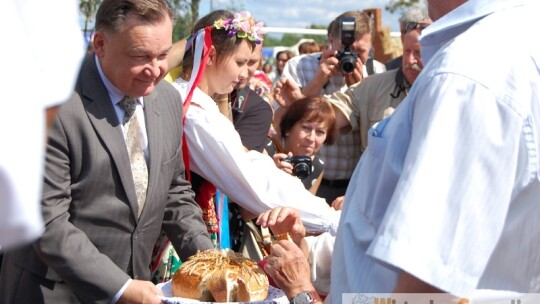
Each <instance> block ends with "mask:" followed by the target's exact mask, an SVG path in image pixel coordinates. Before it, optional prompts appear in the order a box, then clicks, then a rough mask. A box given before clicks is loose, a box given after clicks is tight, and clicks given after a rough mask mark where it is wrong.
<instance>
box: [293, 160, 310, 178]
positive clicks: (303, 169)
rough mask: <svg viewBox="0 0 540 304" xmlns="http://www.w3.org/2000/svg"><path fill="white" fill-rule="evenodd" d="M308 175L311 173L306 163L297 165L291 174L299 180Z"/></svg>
mask: <svg viewBox="0 0 540 304" xmlns="http://www.w3.org/2000/svg"><path fill="white" fill-rule="evenodd" d="M310 173H311V168H310V167H309V165H308V164H306V163H298V164H296V166H294V168H293V174H294V175H296V176H297V177H298V178H300V179H304V178H306V177H308V175H309V174H310Z"/></svg>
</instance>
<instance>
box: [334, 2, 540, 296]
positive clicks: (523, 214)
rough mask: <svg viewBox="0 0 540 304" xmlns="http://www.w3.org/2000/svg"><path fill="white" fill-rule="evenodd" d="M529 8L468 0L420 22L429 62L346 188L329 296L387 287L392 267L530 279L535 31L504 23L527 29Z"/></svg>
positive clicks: (472, 289) (448, 281)
mask: <svg viewBox="0 0 540 304" xmlns="http://www.w3.org/2000/svg"><path fill="white" fill-rule="evenodd" d="M538 11H539V6H538V4H537V2H536V1H535V0H493V1H482V0H469V1H468V2H465V4H463V5H462V6H461V7H459V8H457V9H455V10H454V11H452V12H451V13H449V14H447V15H446V16H444V17H443V18H441V19H440V20H438V21H437V22H435V23H433V24H432V25H430V26H429V27H428V28H427V29H426V30H424V33H423V34H424V37H423V38H422V40H421V43H422V52H423V58H424V62H426V63H427V65H426V66H425V68H424V70H423V71H422V73H421V74H420V76H419V77H418V79H417V80H416V82H415V84H414V86H413V88H412V90H411V92H410V94H409V96H408V97H407V98H406V99H405V101H403V103H402V104H401V105H400V106H399V107H398V108H397V109H396V111H395V112H394V114H393V115H392V116H391V117H389V118H387V119H385V120H383V121H381V122H380V123H379V124H377V125H375V126H374V128H373V129H371V130H370V136H369V145H368V148H367V150H366V152H365V153H364V154H363V156H362V159H361V161H360V163H359V165H358V166H357V168H356V170H355V172H354V174H353V180H352V181H351V184H350V185H352V186H350V187H349V189H348V191H347V194H346V201H345V203H344V209H343V216H342V219H341V222H340V226H339V231H338V235H337V238H336V242H335V248H334V253H333V259H332V277H331V278H332V288H331V297H332V299H331V300H332V302H333V303H340V302H341V296H342V294H343V293H347V292H349V293H350V292H362V293H372V292H382V293H388V292H392V290H393V289H394V287H395V283H396V280H397V277H398V275H399V271H398V269H403V270H405V271H407V272H409V273H411V274H412V275H414V276H416V277H418V278H419V279H421V280H423V281H425V282H427V283H428V284H431V285H433V286H435V287H437V288H439V289H442V290H445V291H448V292H451V293H453V294H456V295H459V296H466V297H471V295H472V298H473V299H474V295H475V294H483V295H486V294H494V293H498V292H504V291H510V292H522V293H525V292H539V291H540V253H539V252H540V251H539V250H538V244H540V221H538V219H539V218H540V208H539V205H538V204H539V202H540V177H539V172H540V170H539V167H540V163H539V153H538V152H539V150H540V72H539V71H540V41H539V40H538V39H534V38H533V36H530V37H528V38H525V37H524V36H521V35H516V31H517V29H516V27H514V26H511V24H516V25H519V29H522V30H523V31H531V33H532V31H534V29H538V28H540V19H539V18H538V16H537V13H538ZM479 41H482V42H481V44H480V43H479ZM501 41H504V45H505V46H506V47H508V48H510V49H511V51H510V50H509V51H508V52H507V54H506V55H505V56H501V52H500V51H499V50H500V47H501ZM486 290H489V292H485V291H486Z"/></svg>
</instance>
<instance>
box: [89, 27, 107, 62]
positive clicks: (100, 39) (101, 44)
mask: <svg viewBox="0 0 540 304" xmlns="http://www.w3.org/2000/svg"><path fill="white" fill-rule="evenodd" d="M106 41H107V37H106V36H105V33H103V32H96V33H95V34H94V39H93V41H92V43H93V46H94V52H95V53H96V55H97V56H98V57H99V58H102V57H103V56H105V44H106Z"/></svg>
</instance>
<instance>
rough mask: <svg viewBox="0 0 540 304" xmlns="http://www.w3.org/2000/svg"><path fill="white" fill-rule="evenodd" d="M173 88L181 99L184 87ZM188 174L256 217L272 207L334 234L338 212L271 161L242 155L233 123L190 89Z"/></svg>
mask: <svg viewBox="0 0 540 304" xmlns="http://www.w3.org/2000/svg"><path fill="white" fill-rule="evenodd" d="M173 85H174V86H175V87H176V88H177V89H178V91H179V92H180V95H181V96H182V98H183V99H184V100H185V98H186V96H187V90H188V84H187V83H186V82H184V81H183V80H181V79H179V80H177V81H176V82H175V83H173ZM184 132H185V134H186V138H187V142H188V149H189V156H190V166H191V170H193V171H194V172H196V173H197V174H199V175H201V176H202V177H204V178H205V179H207V180H208V181H210V182H211V183H212V184H214V185H215V186H216V187H217V188H219V189H221V190H222V191H223V192H224V193H226V194H227V195H228V196H229V197H230V198H231V199H232V200H233V201H234V202H236V203H237V204H239V205H240V206H241V207H243V208H245V209H247V210H248V211H250V212H252V213H254V214H259V213H262V212H264V211H267V210H270V209H272V208H275V207H281V206H287V207H294V208H296V209H298V210H299V211H300V214H301V218H302V221H303V223H304V225H305V226H306V228H307V229H308V231H312V232H324V231H330V232H332V233H335V231H336V230H337V224H338V222H339V216H340V214H341V212H340V211H336V210H334V209H333V208H330V207H329V206H328V204H327V203H326V202H325V200H324V199H322V198H319V197H316V196H314V195H312V194H311V193H310V192H309V191H307V190H306V189H305V188H304V186H303V184H302V182H301V181H300V180H299V179H298V178H297V177H295V176H292V175H290V174H287V173H285V172H284V171H282V170H279V169H278V168H277V167H276V165H275V164H274V161H273V160H272V158H270V157H269V156H268V155H264V154H262V153H259V152H257V151H249V152H245V150H244V146H243V145H242V141H241V140H240V135H239V134H238V132H237V131H236V130H235V129H234V125H233V124H232V123H231V122H230V121H229V120H228V119H227V118H226V117H225V116H223V115H222V114H221V113H220V112H219V109H218V107H217V105H216V103H215V102H214V100H213V99H212V98H210V97H209V96H208V95H206V94H205V93H204V92H202V91H201V90H199V89H198V88H196V89H195V91H194V94H193V98H192V103H191V106H190V107H189V109H188V112H187V114H186V122H185V125H184Z"/></svg>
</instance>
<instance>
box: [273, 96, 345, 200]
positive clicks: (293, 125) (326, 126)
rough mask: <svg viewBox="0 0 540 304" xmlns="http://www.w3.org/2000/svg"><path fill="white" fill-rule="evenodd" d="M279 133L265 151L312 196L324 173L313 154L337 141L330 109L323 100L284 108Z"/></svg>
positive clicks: (314, 100) (311, 100)
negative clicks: (296, 178) (299, 181)
mask: <svg viewBox="0 0 540 304" xmlns="http://www.w3.org/2000/svg"><path fill="white" fill-rule="evenodd" d="M279 129H280V132H281V133H280V135H281V136H280V137H279V138H278V137H277V135H276V136H275V137H274V138H272V141H271V142H269V143H268V145H267V146H266V151H267V152H268V154H269V155H270V156H272V158H273V159H274V162H275V163H276V166H277V167H278V168H280V169H282V170H283V171H285V172H287V173H289V174H292V175H295V176H297V177H298V178H300V179H301V181H302V183H303V184H304V187H306V189H307V190H309V191H310V192H311V193H313V194H315V193H316V192H317V189H318V188H319V185H320V183H321V179H322V176H323V170H324V162H323V161H322V160H321V159H320V158H318V157H317V156H316V155H315V154H316V153H317V152H318V151H319V149H320V148H321V147H322V145H327V144H332V143H333V142H334V140H335V137H336V124H335V114H334V110H333V108H332V105H331V104H330V103H329V102H328V101H327V100H326V99H324V98H322V97H307V98H303V99H300V100H298V101H296V102H295V103H294V104H292V105H291V106H290V107H289V108H287V111H286V113H285V114H284V116H283V119H282V120H281V122H280V128H279Z"/></svg>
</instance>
